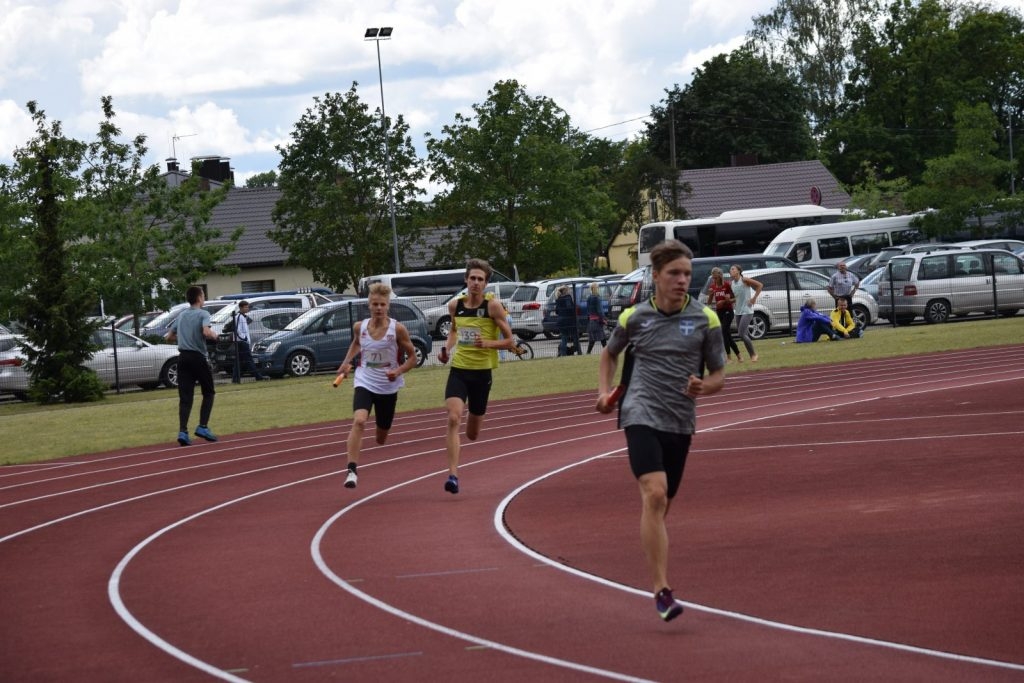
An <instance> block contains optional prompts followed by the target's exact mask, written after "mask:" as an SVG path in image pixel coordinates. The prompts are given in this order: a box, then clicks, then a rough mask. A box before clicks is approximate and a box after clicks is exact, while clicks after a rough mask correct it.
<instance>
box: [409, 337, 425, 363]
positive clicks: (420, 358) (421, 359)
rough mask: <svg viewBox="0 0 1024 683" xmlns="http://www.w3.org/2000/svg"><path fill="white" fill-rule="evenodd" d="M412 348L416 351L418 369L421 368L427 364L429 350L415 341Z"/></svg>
mask: <svg viewBox="0 0 1024 683" xmlns="http://www.w3.org/2000/svg"><path fill="white" fill-rule="evenodd" d="M412 346H413V348H414V349H416V367H421V366H422V365H423V364H424V363H426V362H427V349H426V348H425V347H424V346H423V344H421V343H420V342H418V341H413V343H412Z"/></svg>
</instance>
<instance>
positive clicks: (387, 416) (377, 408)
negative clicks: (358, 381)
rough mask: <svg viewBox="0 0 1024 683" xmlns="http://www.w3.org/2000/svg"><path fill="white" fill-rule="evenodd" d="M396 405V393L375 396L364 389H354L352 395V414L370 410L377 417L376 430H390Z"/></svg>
mask: <svg viewBox="0 0 1024 683" xmlns="http://www.w3.org/2000/svg"><path fill="white" fill-rule="evenodd" d="M396 405H398V392H395V393H393V394H375V393H373V392H372V391H370V390H369V389H367V388H366V387H356V389H355V392H354V393H353V394H352V412H355V411H357V410H365V411H366V412H370V411H371V410H372V411H373V412H374V414H375V415H376V416H377V429H384V430H387V429H391V423H392V422H394V420H395V406H396Z"/></svg>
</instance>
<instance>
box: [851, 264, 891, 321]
mask: <svg viewBox="0 0 1024 683" xmlns="http://www.w3.org/2000/svg"><path fill="white" fill-rule="evenodd" d="M883 270H884V269H883V268H876V269H875V270H873V271H871V272H870V273H868V274H867V275H865V276H864V277H862V278H861V279H860V284H859V285H858V286H857V289H858V290H860V291H862V292H867V293H868V294H870V295H871V296H872V297H873V298H874V300H875V301H878V279H879V278H880V277H881V276H882V271H883ZM879 315H881V313H879Z"/></svg>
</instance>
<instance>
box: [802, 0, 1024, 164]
mask: <svg viewBox="0 0 1024 683" xmlns="http://www.w3.org/2000/svg"><path fill="white" fill-rule="evenodd" d="M853 50H854V59H855V66H854V68H853V69H852V70H851V72H850V79H849V83H848V85H847V88H846V95H847V100H846V103H845V105H844V107H843V109H842V111H841V113H840V115H839V116H837V117H836V119H835V120H833V122H832V123H831V124H830V125H829V126H828V128H827V130H826V131H825V133H824V136H823V140H822V145H821V147H822V153H823V155H824V156H825V158H826V163H827V164H828V166H829V168H830V169H831V170H832V172H833V173H835V174H836V175H837V177H839V179H840V180H842V181H843V182H846V183H853V182H857V181H858V177H857V174H858V172H859V171H860V169H861V168H862V167H863V165H864V163H865V162H867V163H868V164H869V165H870V166H871V167H873V168H876V169H883V168H885V169H891V173H892V176H891V177H905V178H907V179H908V180H909V181H910V182H911V183H912V184H916V183H919V182H921V178H922V174H923V172H924V170H925V162H926V160H928V159H931V158H935V157H941V156H946V155H948V154H950V153H951V152H952V151H953V149H954V146H955V145H956V135H955V132H954V125H955V122H954V112H955V111H956V108H957V105H958V104H959V103H961V102H965V103H967V104H971V105H973V104H977V103H981V102H984V103H987V104H988V105H989V107H990V108H991V109H992V110H993V111H995V112H996V115H997V117H998V119H999V123H1000V128H1001V129H1002V130H1001V131H1000V136H999V138H998V139H999V141H1000V143H1001V147H1000V150H999V152H998V155H999V156H1001V157H1002V158H1008V156H1009V150H1008V140H1007V136H1006V135H1005V131H1006V130H1007V129H1008V127H1009V125H1010V118H1011V117H1013V116H1016V117H1019V116H1020V114H1021V112H1022V111H1024V109H1022V105H1024V20H1022V18H1021V16H1020V14H1018V13H1015V12H1011V11H1009V10H999V11H994V10H992V9H991V8H989V7H986V6H984V5H974V4H967V3H955V2H944V1H942V0H920V2H911V1H910V0H896V1H895V2H892V4H890V5H889V8H888V16H887V18H886V20H885V22H884V23H881V24H878V25H868V24H864V25H861V26H860V27H859V32H858V35H857V38H856V39H855V40H854V43H853ZM1008 180H1009V178H1008V177H1007V178H1006V179H1005V182H1008Z"/></svg>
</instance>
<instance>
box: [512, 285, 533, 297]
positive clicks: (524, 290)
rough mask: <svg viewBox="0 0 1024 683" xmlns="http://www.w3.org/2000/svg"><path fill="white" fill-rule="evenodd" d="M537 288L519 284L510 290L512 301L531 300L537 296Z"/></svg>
mask: <svg viewBox="0 0 1024 683" xmlns="http://www.w3.org/2000/svg"><path fill="white" fill-rule="evenodd" d="M537 289H539V288H538V287H536V286H534V285H520V286H519V287H516V291H514V292H512V301H533V300H534V299H535V298H536V297H537Z"/></svg>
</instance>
